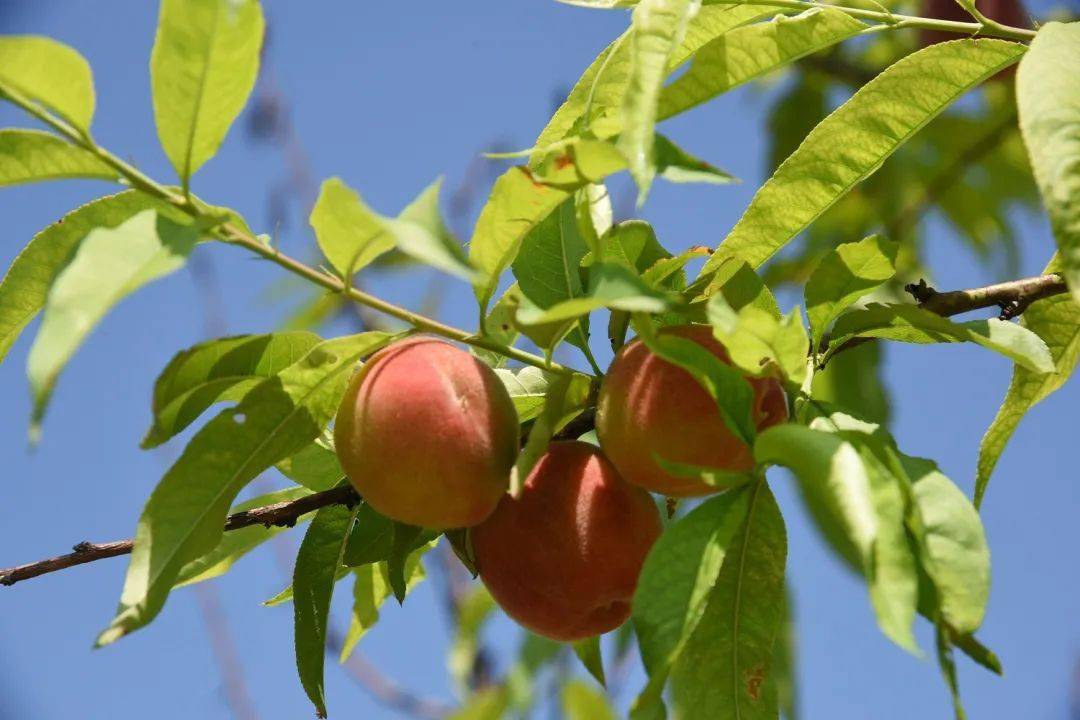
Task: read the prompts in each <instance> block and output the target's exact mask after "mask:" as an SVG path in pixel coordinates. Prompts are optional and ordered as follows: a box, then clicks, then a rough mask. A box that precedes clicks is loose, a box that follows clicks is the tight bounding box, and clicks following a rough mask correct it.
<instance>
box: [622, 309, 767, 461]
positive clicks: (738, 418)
mask: <svg viewBox="0 0 1080 720" xmlns="http://www.w3.org/2000/svg"><path fill="white" fill-rule="evenodd" d="M634 327H635V328H636V329H637V333H638V337H639V338H640V339H641V341H642V342H643V343H645V345H646V347H648V348H649V350H651V351H652V352H654V353H656V354H657V355H659V356H660V357H661V358H663V359H664V360H667V361H668V362H669V363H672V364H674V365H678V366H679V367H681V368H682V369H683V370H686V371H687V372H688V373H690V375H691V376H693V378H694V380H696V381H697V383H698V384H699V385H701V387H702V388H704V389H705V392H707V393H709V396H710V397H711V398H712V399H713V400H715V401H716V407H717V410H718V411H719V413H720V417H721V418H722V419H723V421H724V424H725V425H727V426H728V427H729V428H730V429H731V431H732V432H733V433H734V434H735V436H736V437H738V438H742V440H743V442H745V443H746V444H747V445H752V444H753V438H754V435H755V434H756V430H755V428H754V423H753V418H752V417H751V407H752V405H753V395H754V392H753V389H752V388H751V387H750V383H749V382H747V380H746V378H745V377H744V376H743V374H742V373H741V372H740V371H739V370H737V369H735V368H734V367H732V366H731V365H728V364H727V363H725V362H723V361H722V360H720V359H719V358H718V357H716V356H715V355H713V354H712V353H711V352H709V351H708V350H706V349H705V348H703V347H702V346H700V345H698V344H697V343H695V342H694V341H693V340H688V339H686V338H681V337H677V336H674V335H663V334H658V333H656V332H655V329H654V328H653V327H652V324H651V321H650V320H649V319H648V317H642V316H640V315H635V323H634Z"/></svg>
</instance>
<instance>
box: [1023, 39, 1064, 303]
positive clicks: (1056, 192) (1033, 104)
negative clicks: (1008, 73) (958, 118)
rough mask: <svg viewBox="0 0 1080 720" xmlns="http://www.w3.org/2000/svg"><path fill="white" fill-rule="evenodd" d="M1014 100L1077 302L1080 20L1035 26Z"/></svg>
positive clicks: (1062, 262) (1025, 141)
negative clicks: (1034, 33)
mask: <svg viewBox="0 0 1080 720" xmlns="http://www.w3.org/2000/svg"><path fill="white" fill-rule="evenodd" d="M1016 105H1017V108H1018V109H1019V111H1020V130H1021V132H1022V133H1023V135H1024V143H1025V144H1026V145H1027V149H1028V154H1029V155H1030V156H1031V167H1032V169H1033V170H1034V171H1035V180H1036V181H1037V182H1038V184H1039V190H1040V191H1041V193H1042V197H1043V203H1044V204H1045V205H1046V209H1047V212H1048V213H1049V214H1050V224H1051V226H1052V227H1053V229H1054V237H1055V238H1056V239H1057V245H1058V251H1059V255H1060V257H1061V265H1062V272H1063V274H1064V277H1065V281H1066V283H1067V284H1068V285H1069V289H1070V290H1071V291H1072V295H1073V299H1075V300H1076V301H1077V302H1080V22H1071V23H1059V22H1049V23H1046V24H1045V25H1043V26H1042V27H1041V28H1039V32H1038V34H1037V35H1036V36H1035V39H1034V40H1032V42H1031V50H1030V51H1029V52H1028V54H1027V55H1026V56H1024V59H1023V60H1022V61H1021V62H1020V67H1019V69H1018V70H1017V74H1016Z"/></svg>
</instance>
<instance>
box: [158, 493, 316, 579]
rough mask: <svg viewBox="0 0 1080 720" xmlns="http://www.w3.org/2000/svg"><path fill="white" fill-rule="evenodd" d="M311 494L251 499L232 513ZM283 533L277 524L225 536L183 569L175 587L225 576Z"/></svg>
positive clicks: (304, 519)
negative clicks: (252, 552)
mask: <svg viewBox="0 0 1080 720" xmlns="http://www.w3.org/2000/svg"><path fill="white" fill-rule="evenodd" d="M310 494H311V491H310V490H308V489H307V488H302V487H294V488H288V489H286V490H278V491H277V492H272V493H267V494H266V495H260V496H259V497H257V498H254V499H252V500H248V501H247V502H242V503H240V504H239V505H236V506H234V507H233V508H232V509H230V510H229V514H230V515H231V514H233V513H238V512H244V511H246V510H254V509H256V508H261V507H265V506H267V505H274V504H276V503H281V502H290V501H292V500H299V499H300V498H302V497H305V496H307V495H310ZM310 519H311V518H310V517H309V516H307V515H304V516H301V517H299V518H297V520H296V522H297V524H299V523H303V522H305V521H307V520H310ZM283 530H285V528H284V527H278V526H276V525H272V526H270V527H265V526H263V525H249V526H247V527H244V528H240V529H238V530H232V531H230V532H227V533H225V534H224V535H223V536H222V538H221V542H220V543H218V546H217V547H216V548H214V549H213V550H212V551H211V552H209V553H207V554H206V555H203V556H202V557H201V558H199V559H197V560H192V561H191V562H189V563H188V564H187V565H185V566H184V567H183V568H181V570H180V573H179V574H178V575H177V576H176V584H175V585H173V588H174V589H175V588H178V587H184V586H186V585H194V584H195V583H200V582H205V581H206V580H211V579H213V578H216V577H220V576H222V575H224V574H225V573H227V572H228V571H229V570H230V568H232V566H233V565H235V564H236V562H237V561H238V560H240V558H242V557H244V556H245V555H247V554H248V553H249V552H251V551H252V550H254V549H255V548H257V547H258V546H259V545H262V544H263V543H264V542H266V541H267V540H269V539H270V538H272V537H274V536H275V535H277V534H278V533H280V532H282V531H283Z"/></svg>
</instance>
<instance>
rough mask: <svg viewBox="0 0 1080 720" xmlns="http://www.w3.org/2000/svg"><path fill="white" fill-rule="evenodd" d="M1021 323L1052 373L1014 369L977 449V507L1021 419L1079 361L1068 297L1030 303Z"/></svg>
mask: <svg viewBox="0 0 1080 720" xmlns="http://www.w3.org/2000/svg"><path fill="white" fill-rule="evenodd" d="M1056 267H1057V262H1056V261H1054V262H1051V264H1050V266H1049V267H1048V268H1047V272H1052V271H1053V270H1054V269H1055V268H1056ZM1020 322H1021V323H1022V324H1023V325H1024V327H1026V328H1027V329H1028V330H1031V331H1032V332H1034V333H1035V334H1036V335H1038V336H1039V337H1041V338H1042V339H1043V340H1044V341H1045V342H1046V345H1047V347H1048V348H1049V349H1050V357H1051V358H1052V360H1053V363H1054V370H1055V372H1053V373H1036V372H1033V371H1031V370H1029V369H1027V368H1025V367H1023V366H1021V365H1019V364H1018V365H1015V366H1014V367H1013V375H1012V381H1011V382H1010V383H1009V391H1008V392H1007V393H1006V394H1005V399H1004V400H1003V401H1002V403H1001V409H999V410H998V412H997V415H996V416H995V417H994V421H993V422H992V423H991V424H990V427H989V429H988V430H987V431H986V435H984V436H983V439H982V443H981V444H980V445H979V465H978V472H977V474H976V478H975V506H976V507H978V506H979V504H980V503H981V502H982V500H983V498H984V497H985V495H986V487H987V485H988V484H989V482H990V474H991V473H992V472H993V471H994V466H995V465H997V461H998V458H999V457H1001V452H1002V451H1003V450H1004V449H1005V445H1006V443H1008V442H1009V438H1010V437H1012V434H1013V432H1014V431H1015V430H1016V427H1017V425H1019V424H1020V421H1021V420H1022V419H1023V418H1024V415H1025V414H1027V412H1028V410H1030V409H1031V408H1032V407H1034V406H1035V405H1036V404H1037V403H1039V402H1041V401H1042V400H1043V399H1044V398H1046V397H1047V396H1048V395H1050V394H1051V393H1053V392H1054V391H1056V390H1057V389H1058V388H1060V387H1061V386H1062V385H1064V384H1065V381H1066V380H1068V379H1069V377H1070V376H1071V375H1072V372H1073V370H1074V369H1075V368H1076V362H1077V360H1078V359H1080V305H1077V304H1076V301H1074V300H1073V299H1072V298H1071V297H1070V296H1067V295H1056V296H1054V297H1049V298H1046V299H1045V300H1039V301H1038V302H1034V303H1032V304H1031V305H1030V306H1028V308H1027V309H1026V310H1025V311H1024V314H1023V315H1022V316H1021V318H1020Z"/></svg>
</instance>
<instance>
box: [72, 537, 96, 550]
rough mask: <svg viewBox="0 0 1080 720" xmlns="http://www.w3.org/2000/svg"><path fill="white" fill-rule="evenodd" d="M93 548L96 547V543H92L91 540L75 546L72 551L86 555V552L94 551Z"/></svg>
mask: <svg viewBox="0 0 1080 720" xmlns="http://www.w3.org/2000/svg"><path fill="white" fill-rule="evenodd" d="M93 547H94V543H92V542H90V541H89V540H83V541H82V542H81V543H76V544H75V546H74V547H72V548H71V549H72V551H73V552H77V553H84V552H90V550H91V549H93Z"/></svg>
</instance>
